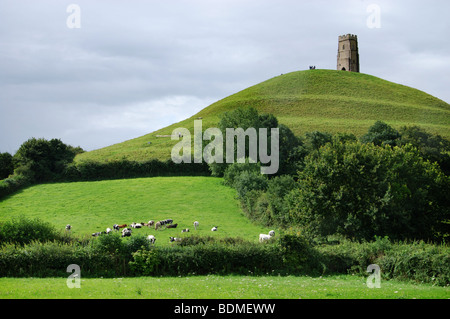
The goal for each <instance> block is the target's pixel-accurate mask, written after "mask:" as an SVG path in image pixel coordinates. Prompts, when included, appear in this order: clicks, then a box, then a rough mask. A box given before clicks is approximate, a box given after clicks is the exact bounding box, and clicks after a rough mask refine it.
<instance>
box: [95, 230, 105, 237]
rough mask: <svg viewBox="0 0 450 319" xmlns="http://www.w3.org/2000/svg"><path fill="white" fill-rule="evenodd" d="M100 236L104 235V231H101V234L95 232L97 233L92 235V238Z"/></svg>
mask: <svg viewBox="0 0 450 319" xmlns="http://www.w3.org/2000/svg"><path fill="white" fill-rule="evenodd" d="M102 234H106V233H105V232H104V231H102V232H97V233H92V236H93V237H97V236H100V235H102Z"/></svg>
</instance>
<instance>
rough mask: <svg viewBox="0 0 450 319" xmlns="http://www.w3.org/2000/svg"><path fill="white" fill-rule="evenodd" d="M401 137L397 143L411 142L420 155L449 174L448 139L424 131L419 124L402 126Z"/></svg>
mask: <svg viewBox="0 0 450 319" xmlns="http://www.w3.org/2000/svg"><path fill="white" fill-rule="evenodd" d="M400 134H401V138H400V140H399V141H398V145H407V144H411V145H412V146H414V147H416V148H417V149H418V150H419V152H420V154H421V156H422V157H423V158H424V159H426V160H429V161H432V162H437V163H438V164H439V166H440V167H441V169H442V170H443V171H444V173H446V174H447V175H449V174H450V141H449V140H448V139H445V138H443V137H442V136H440V135H438V134H431V133H428V132H426V131H425V130H424V129H422V128H420V127H419V126H404V127H402V128H401V129H400Z"/></svg>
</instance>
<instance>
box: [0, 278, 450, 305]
mask: <svg viewBox="0 0 450 319" xmlns="http://www.w3.org/2000/svg"><path fill="white" fill-rule="evenodd" d="M69 280H70V279H69ZM366 280H367V279H366V278H364V277H361V276H351V275H343V276H330V277H317V278H314V277H294V276H287V277H280V276H262V277H254V276H190V277H164V278H159V277H137V278H83V277H81V282H80V288H68V286H67V278H0V287H1V288H0V299H9V298H11V299H140V298H142V299H447V298H450V291H449V288H448V287H433V286H432V285H426V284H413V283H406V282H398V281H393V280H390V281H383V280H382V281H381V287H380V288H368V287H367V284H366Z"/></svg>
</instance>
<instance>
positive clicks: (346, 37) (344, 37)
mask: <svg viewBox="0 0 450 319" xmlns="http://www.w3.org/2000/svg"><path fill="white" fill-rule="evenodd" d="M344 40H358V36H357V35H355V34H350V33H348V34H345V35H340V36H339V41H344Z"/></svg>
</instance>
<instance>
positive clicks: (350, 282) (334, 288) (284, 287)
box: [0, 177, 450, 299]
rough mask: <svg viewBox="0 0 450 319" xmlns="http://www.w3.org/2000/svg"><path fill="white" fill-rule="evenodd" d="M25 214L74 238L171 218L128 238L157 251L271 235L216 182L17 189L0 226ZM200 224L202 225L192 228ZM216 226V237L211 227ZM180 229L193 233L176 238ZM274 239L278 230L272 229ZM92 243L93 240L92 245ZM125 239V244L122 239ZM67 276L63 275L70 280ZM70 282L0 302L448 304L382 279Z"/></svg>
mask: <svg viewBox="0 0 450 319" xmlns="http://www.w3.org/2000/svg"><path fill="white" fill-rule="evenodd" d="M20 216H24V217H27V218H36V217H38V218H40V219H41V220H44V221H48V222H50V223H51V224H52V225H54V226H55V228H56V229H61V231H64V227H65V225H66V224H71V225H72V227H73V229H72V232H73V235H74V236H80V237H83V236H89V237H90V236H91V235H90V234H91V233H93V232H97V231H103V230H105V229H106V228H107V227H112V225H113V224H115V223H118V224H120V223H127V224H130V223H131V222H134V221H135V222H141V221H145V222H148V221H149V220H151V219H153V220H160V219H165V218H172V219H173V220H174V223H178V228H176V229H164V230H160V231H155V230H154V229H153V228H152V229H150V228H147V227H144V228H142V229H136V230H133V234H143V235H146V234H154V235H155V236H156V238H157V241H156V245H157V246H168V245H171V243H169V236H180V237H183V236H191V235H193V234H195V235H204V236H217V237H241V238H243V239H247V240H250V241H254V242H257V241H258V235H259V234H260V233H268V231H269V230H270V229H268V228H264V227H261V226H258V225H255V224H253V223H252V222H250V221H249V219H248V218H246V217H245V216H244V215H243V213H242V211H241V209H240V207H239V203H238V201H237V200H236V198H235V190H234V189H231V188H228V187H225V186H223V185H222V179H220V178H214V177H154V178H136V179H123V180H109V181H98V182H76V183H54V184H42V185H36V186H32V187H29V188H26V189H24V190H21V191H19V192H17V193H15V194H14V195H11V196H9V197H7V198H5V199H3V200H2V201H1V202H0V221H5V220H10V219H11V218H12V217H20ZM195 220H198V221H199V222H200V227H199V229H198V230H197V231H194V229H193V225H192V224H193V222H194V221H195ZM213 226H218V227H219V228H218V231H217V232H211V227H213ZM182 228H190V229H191V231H190V232H189V233H183V234H181V229H182ZM275 231H276V232H277V233H279V230H277V229H275ZM94 240H95V239H94ZM125 240H126V239H125ZM69 275H70V274H69V273H68V274H67V276H69ZM66 281H67V278H53V277H52V278H5V277H3V278H0V299H35V298H38V299H66V298H74V299H91V298H92V299H122V298H126V299H134V298H145V299H147V298H150V299H165V298H167V299H299V298H302V299H327V298H328V299H341V298H342V299H360V298H361V299H391V298H393V299H398V298H404V299H412V298H417V299H419V298H423V299H446V298H450V293H449V287H434V286H432V285H429V284H417V283H408V282H397V281H387V280H386V281H383V280H382V285H381V288H380V289H369V288H368V287H367V285H366V278H365V277H364V276H352V275H341V276H327V277H317V278H313V277H307V276H298V277H297V276H279V275H278V274H268V275H267V276H253V275H252V274H251V273H249V274H248V275H247V276H242V275H241V276H237V275H235V276H232V275H230V276H216V275H209V276H187V277H137V278H133V277H130V278H128V277H127V278H87V277H86V278H85V277H83V274H82V273H81V288H80V289H77V288H73V289H69V288H68V287H67V284H66Z"/></svg>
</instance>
